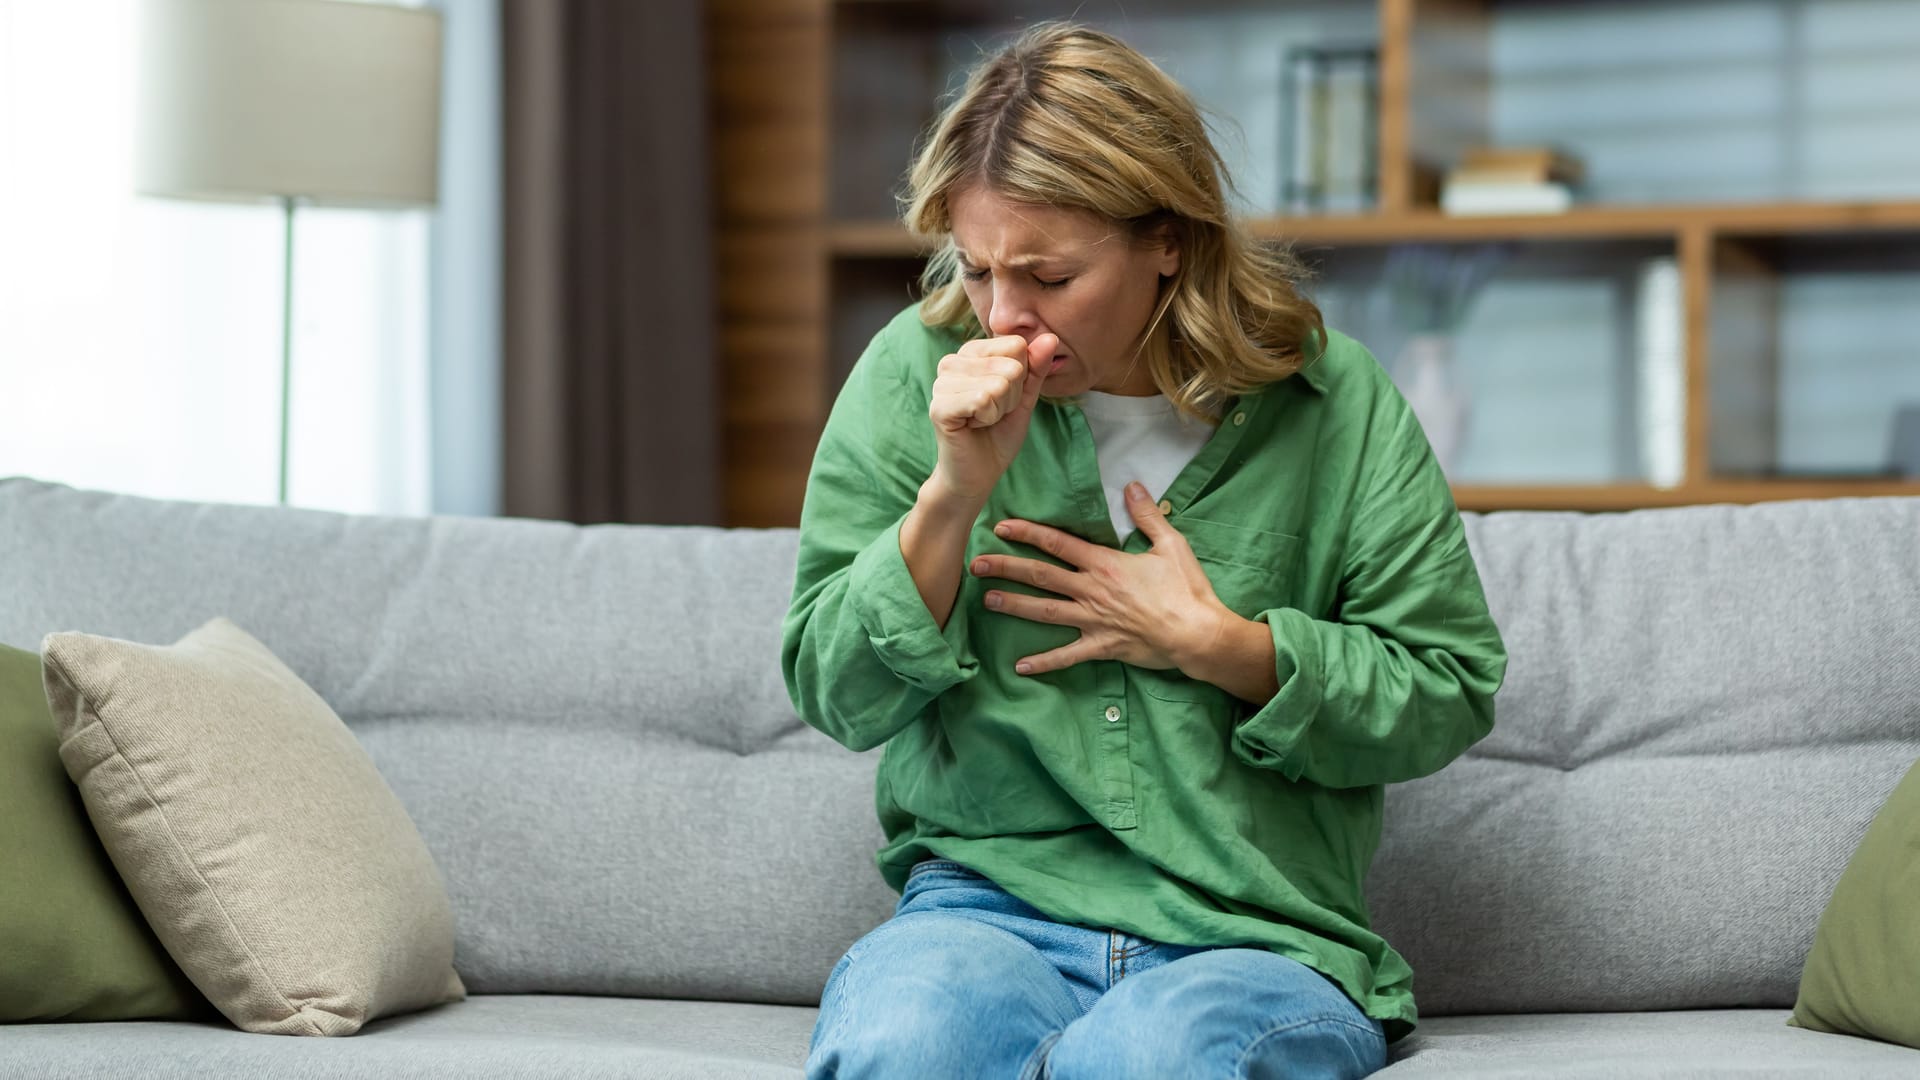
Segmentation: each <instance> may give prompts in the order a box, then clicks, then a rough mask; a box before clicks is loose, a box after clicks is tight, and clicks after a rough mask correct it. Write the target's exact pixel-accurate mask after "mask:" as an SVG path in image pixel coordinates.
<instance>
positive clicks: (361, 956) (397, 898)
mask: <svg viewBox="0 0 1920 1080" xmlns="http://www.w3.org/2000/svg"><path fill="white" fill-rule="evenodd" d="M44 656H45V665H44V682H45V686H46V692H47V701H48V704H49V706H50V708H51V709H52V712H53V715H54V720H55V723H56V724H57V726H58V728H59V731H60V739H61V742H60V758H61V761H62V763H63V764H64V765H65V766H66V770H67V773H68V775H70V776H72V777H73V779H74V782H75V783H76V784H77V785H78V786H79V788H80V793H81V797H82V798H83V799H84V800H85V802H86V807H87V813H88V815H89V816H90V817H91V818H92V820H93V824H94V827H95V829H96V830H97V831H98V833H99V835H100V837H101V839H102V841H103V842H104V843H105V845H106V849H107V852H108V854H109V855H111V856H112V858H113V862H114V865H115V867H117V868H118V870H119V872H120V876H121V877H122V878H123V879H124V880H125V881H126V882H127V885H128V888H129V889H130V891H131V892H132V894H133V897H134V899H135V901H137V902H138V903H139V905H140V909H141V911H142V912H143V913H144V914H145V915H146V917H147V921H148V922H149V924H151V925H152V927H153V929H154V931H155V933H156V934H157V935H158V937H159V939H160V941H161V943H162V944H163V945H165V946H166V949H167V951H168V953H169V954H171V955H172V957H173V958H174V960H175V961H176V962H177V963H179V965H180V966H181V968H182V969H183V970H184V971H185V972H186V973H187V975H188V976H189V977H190V978H191V979H192V980H193V982H194V985H196V986H197V987H199V988H200V990H201V991H202V992H203V993H205V994H206V996H207V997H208V999H209V1000H211V1001H212V1002H213V1004H214V1005H215V1006H216V1007H218V1008H219V1010H220V1011H221V1013H223V1014H224V1015H225V1016H226V1017H227V1018H228V1019H229V1020H231V1021H233V1023H234V1024H236V1025H238V1026H239V1027H241V1028H243V1029H245V1030H247V1031H253V1032H264V1033H271V1034H286V1035H351V1034H353V1033H354V1032H355V1031H358V1030H359V1029H360V1027H361V1025H362V1024H364V1023H365V1022H366V1021H368V1020H370V1019H373V1018H374V1017H378V1016H385V1015H389V1014H394V1013H400V1012H405V1011H408V1010H412V1009H419V1008H424V1007H426V1006H429V1005H435V1004H438V1003H441V1002H444V1001H454V1000H458V999H460V998H461V997H463V996H464V995H465V990H464V989H463V987H462V986H461V983H460V978H459V976H458V975H457V974H455V972H454V970H453V920H452V916H451V913H450V911H449V908H448V904H447V896H446V890H445V887H444V886H443V884H442V883H441V881H440V877H439V874H438V873H437V871H436V870H435V869H434V865H433V860H432V858H431V856H429V855H428V853H427V849H426V846H425V845H424V844H423V843H422V842H421V840H420V836H419V834H418V833H417V832H416V831H415V830H414V828H413V825H412V823H411V822H410V821H409V820H408V819H407V814H406V811H405V810H404V809H402V807H401V805H400V803H399V802H398V801H397V800H396V799H395V798H394V796H393V793H392V792H391V791H390V790H388V788H387V786H386V783H385V782H384V781H383V780H382V779H381V777H380V774H379V772H378V771H377V770H376V769H375V768H374V766H373V763H372V762H371V761H369V760H368V758H367V755H366V753H365V752H364V751H363V750H361V748H360V746H359V744H358V743H356V742H355V741H354V738H353V734H352V733H351V732H349V731H348V730H347V729H346V727H345V726H344V725H342V724H341V722H340V719H339V718H338V717H337V716H335V715H334V713H333V711H332V710H331V709H330V708H328V707H327V704H326V702H325V701H324V700H322V699H321V698H320V697H319V696H318V695H317V694H315V693H314V692H313V691H312V690H311V689H309V688H308V687H307V685H306V684H305V683H303V682H301V681H300V679H299V677H298V676H296V675H295V674H294V673H293V672H292V671H290V670H289V669H288V668H287V667H286V665H285V664H283V663H281V662H280V660H279V659H278V658H277V657H275V656H274V655H273V653H272V652H270V651H269V650H268V649H267V648H266V647H265V646H264V645H262V644H261V643H260V642H258V641H256V640H254V639H253V638H252V637H250V636H249V635H248V634H247V633H246V632H245V631H243V630H241V629H240V628H239V627H237V626H235V625H234V624H233V623H232V622H230V621H229V620H227V619H224V618H216V619H214V620H212V621H210V622H208V623H206V624H205V625H203V626H201V627H200V628H199V629H197V630H194V631H193V632H192V633H189V634H187V635H186V636H185V637H183V638H181V639H180V640H179V641H178V642H177V643H175V644H174V645H171V646H150V645H140V644H135V643H133V642H128V641H120V640H116V639H113V638H107V637H100V636H97V635H92V634H84V633H73V632H64V633H54V634H49V635H48V636H47V638H46V640H45V644H44Z"/></svg>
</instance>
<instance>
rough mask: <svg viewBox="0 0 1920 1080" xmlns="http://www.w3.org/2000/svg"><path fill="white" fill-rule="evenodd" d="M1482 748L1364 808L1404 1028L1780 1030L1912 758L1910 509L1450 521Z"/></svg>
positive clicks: (1918, 571)
mask: <svg viewBox="0 0 1920 1080" xmlns="http://www.w3.org/2000/svg"><path fill="white" fill-rule="evenodd" d="M1467 536H1468V541H1469V543H1470V544H1471V545H1472V547H1473V551H1474V557H1475V559H1476V561H1477V562H1478V564H1479V567H1480V573H1481V577H1482V579H1483V580H1484V583H1485V586H1486V590H1487V598H1488V602H1489V604H1490V606H1491V609H1492V612H1493V616H1494V619H1495V621H1496V622H1497V623H1498V624H1499V626H1500V630H1501V634H1502V635H1503V637H1504V638H1505V640H1506V643H1507V647H1508V650H1509V653H1510V663H1509V667H1508V673H1507V681H1506V684H1505V685H1504V686H1503V687H1502V688H1501V690H1500V693H1499V695H1498V697H1497V699H1496V703H1495V711H1496V719H1495V723H1494V729H1493V731H1492V733H1491V734H1489V735H1488V736H1487V737H1486V738H1485V739H1484V740H1482V741H1481V742H1479V743H1477V744H1475V745H1474V746H1473V747H1471V748H1469V749H1468V751H1467V752H1466V754H1465V756H1463V757H1462V758H1461V759H1460V760H1458V761H1455V762H1454V763H1453V764H1451V765H1449V766H1447V767H1446V768H1445V769H1442V770H1441V771H1440V772H1438V773H1436V774H1434V775H1432V776H1429V777H1424V778H1422V779H1420V780H1417V781H1414V782H1412V783H1408V784H1402V785H1397V786H1395V787H1392V788H1389V789H1388V790H1387V792H1386V825H1385V834H1384V836H1383V838H1382V842H1381V846H1380V849H1379V852H1378V854H1377V855H1376V857H1375V859H1374V861H1373V866H1372V869H1371V871H1370V872H1369V875H1368V880H1367V885H1368V889H1367V892H1368V896H1367V899H1368V905H1369V908H1370V909H1371V911H1372V913H1373V916H1374V926H1375V928H1376V929H1377V930H1378V931H1379V932H1380V933H1381V934H1382V935H1383V936H1384V937H1385V938H1386V939H1387V941H1388V942H1390V943H1391V944H1393V945H1394V946H1395V947H1396V948H1398V949H1399V950H1400V951H1401V952H1402V953H1403V954H1404V955H1405V956H1406V958H1407V961H1408V962H1409V963H1410V964H1411V965H1412V966H1413V971H1414V994H1415V997H1416V1000H1417V1001H1418V1002H1419V1005H1420V1011H1421V1014H1422V1016H1427V1017H1430V1016H1435V1015H1439V1014H1447V1013H1505V1012H1536V1011H1567V1012H1588V1011H1603V1010H1642V1009H1656V1008H1660V1009H1664V1008H1709V1007H1742V1006H1766V1007H1773V1008H1788V1007H1791V1006H1792V1004H1793V1002H1794V997H1795V995H1796V993H1797V991H1798V986H1799V982H1800V970H1801V965H1802V961H1803V960H1804V959H1805V957H1806V955H1807V950H1808V949H1809V947H1811V945H1812V943H1813V934H1814V927H1815V925H1816V923H1817V922H1818V920H1819V916H1820V911H1821V909H1822V908H1824V907H1825V906H1826V903H1827V898H1828V896H1829V895H1830V894H1831V893H1832V891H1833V885H1834V882H1835V880H1836V879H1837V878H1838V877H1839V876H1840V871H1841V869H1842V868H1843V866H1844V865H1845V863H1846V859H1847V856H1848V854H1849V853H1850V852H1852V851H1853V849H1854V847H1855V845H1856V844H1858V843H1859V841H1860V837H1861V834H1862V833H1863V832H1864V831H1865V830H1866V827H1867V823H1868V822H1869V821H1870V820H1871V819H1872V817H1873V814H1874V811H1875V810H1876V809H1877V808H1878V807H1879V806H1880V804H1881V803H1882V802H1883V801H1885V799H1886V797H1887V793H1888V792H1890V791H1892V790H1893V787H1894V785H1895V784H1896V783H1897V782H1898V781H1899V779H1900V777H1901V776H1902V775H1903V774H1904V773H1905V772H1906V769H1907V766H1908V765H1909V763H1911V762H1912V761H1913V760H1914V759H1915V758H1916V757H1920V664H1916V663H1914V660H1913V645H1912V642H1913V639H1914V633H1915V629H1916V627H1920V544H1917V543H1915V539H1914V538H1915V537H1920V498H1877V499H1833V500H1826V501H1819V502H1793V503H1777V504H1769V505H1760V506H1740V507H1736V506H1700V507H1686V508H1681V509H1673V510H1648V511H1637V512H1633V513H1625V514H1600V515H1591V516H1589V515H1580V514H1525V513H1504V514H1489V515H1486V516H1484V517H1479V516H1470V517H1469V518H1468V520H1467Z"/></svg>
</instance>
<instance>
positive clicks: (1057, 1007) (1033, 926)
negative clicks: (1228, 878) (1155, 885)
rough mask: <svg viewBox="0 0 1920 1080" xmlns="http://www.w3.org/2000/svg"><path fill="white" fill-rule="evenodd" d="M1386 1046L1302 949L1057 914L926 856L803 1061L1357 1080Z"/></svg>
mask: <svg viewBox="0 0 1920 1080" xmlns="http://www.w3.org/2000/svg"><path fill="white" fill-rule="evenodd" d="M1386 1057H1387V1041H1386V1036H1385V1034H1384V1032H1383V1031H1382V1030H1381V1025H1380V1022H1379V1021H1378V1020H1374V1019H1372V1018H1370V1017H1368V1016H1366V1015H1365V1014H1363V1013H1362V1012H1360V1010H1359V1009H1358V1008H1357V1007H1356V1006H1355V1005H1354V1003H1353V1002H1352V1001H1351V1000H1349V999H1348V998H1347V996H1346V995H1345V994H1344V993H1342V992H1341V991H1340V988H1339V987H1337V986H1335V985H1333V984H1332V983H1331V982H1329V981H1327V980H1326V979H1325V978H1322V977H1321V976H1320V975H1319V974H1318V973H1316V972H1315V971H1313V970H1312V969H1311V968H1308V967H1306V966H1305V965H1303V964H1301V963H1299V962H1298V961H1295V960H1289V959H1287V958H1286V957H1284V956H1280V955H1278V954H1276V953H1274V952H1271V951H1269V950H1267V949H1248V948H1227V947H1222V948H1200V947H1195V946H1184V945H1164V944H1161V943H1159V942H1152V941H1145V940H1143V939H1140V938H1136V937H1132V936H1130V935H1127V934H1122V933H1119V932H1118V931H1114V930H1101V929H1094V928H1091V927H1083V926H1068V925H1063V924H1060V923H1056V922H1053V921H1052V920H1050V919H1048V918H1046V917H1045V916H1043V915H1041V914H1040V912H1038V911H1036V910H1034V909H1033V908H1032V907H1031V906H1029V905H1027V904H1024V903H1022V902H1020V901H1019V900H1016V899H1014V898H1013V897H1011V896H1009V895H1007V893H1006V891H1005V890H1003V889H1001V888H999V887H998V886H996V885H995V884H994V883H993V882H992V881H990V880H988V879H987V878H985V877H983V876H981V875H979V874H976V873H974V872H973V871H971V870H968V869H967V868H966V867H964V866H961V865H959V864H958V863H954V862H951V861H948V860H944V859H930V860H927V861H925V862H922V863H920V864H919V865H917V866H915V867H914V868H913V870H912V872H911V873H909V874H908V876H907V888H906V891H905V892H904V893H903V894H902V895H901V898H900V905H899V907H898V908H897V909H896V910H895V912H894V916H893V918H891V919H889V920H887V921H886V922H885V923H883V924H881V925H880V927H878V928H877V929H875V930H874V931H873V932H872V933H870V934H868V935H867V936H866V937H864V938H861V939H860V940H859V941H858V942H856V943H855V944H854V946H853V948H852V949H850V950H848V952H847V955H846V956H845V957H842V958H841V960H840V963H839V964H838V965H836V966H835V968H834V972H833V977H832V978H831V979H829V980H828V982H827V989H826V993H825V994H824V995H823V996H822V998H821V1003H820V1019H819V1021H818V1023H817V1024H816V1025H815V1026H814V1033H813V1040H812V1048H811V1051H810V1052H809V1054H808V1056H807V1075H808V1076H809V1077H814V1078H817V1080H835V1078H838V1080H863V1078H872V1080H884V1078H887V1077H897V1076H905V1075H909V1074H912V1075H920V1076H938V1077H943V1078H948V1080H964V1078H968V1077H979V1078H982V1080H999V1078H1002V1077H1019V1078H1021V1080H1034V1078H1037V1077H1041V1076H1045V1077H1048V1078H1049V1080H1108V1078H1111V1077H1143V1078H1144V1077H1178V1076H1205V1077H1271V1076H1287V1077H1294V1078H1298V1080H1360V1078H1361V1077H1364V1076H1367V1075H1368V1074H1370V1073H1372V1072H1374V1071H1375V1070H1377V1069H1379V1068H1380V1067H1381V1066H1382V1065H1384V1064H1385V1063H1386Z"/></svg>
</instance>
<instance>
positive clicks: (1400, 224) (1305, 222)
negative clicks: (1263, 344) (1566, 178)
mask: <svg viewBox="0 0 1920 1080" xmlns="http://www.w3.org/2000/svg"><path fill="white" fill-rule="evenodd" d="M1247 225H1248V227H1249V229H1251V231H1252V232H1253V233H1254V235H1256V236H1260V237H1263V238H1266V239H1272V240H1285V241H1290V242H1293V243H1296V244H1312V245H1320V244H1345V245H1368V246H1372V245H1382V244H1405V243H1461V244H1477V243H1491V242H1496V241H1501V240H1535V241H1556V240H1565V241H1579V240H1653V239H1668V240H1674V241H1676V242H1678V239H1679V237H1680V236H1681V235H1683V234H1685V233H1686V232H1688V231H1689V230H1704V231H1705V232H1706V233H1708V234H1710V235H1712V236H1716V237H1735V238H1737V237H1747V236H1794V235H1801V234H1809V233H1812V234H1820V235H1860V234H1871V233H1920V201H1912V202H1884V203H1866V202H1861V203H1833V204H1826V205H1821V204H1805V203H1798V204H1796V203H1780V204H1773V205H1751V206H1740V205H1726V206H1712V205H1707V206H1635V207H1580V208H1578V209H1575V210H1569V211H1567V212H1566V213H1564V214H1527V215H1519V216H1514V217H1449V216H1447V215H1445V214H1442V213H1440V212H1438V211H1435V210H1411V211H1407V212H1405V213H1399V214H1388V213H1379V214H1348V215H1341V216H1332V215H1328V216H1321V217H1295V218H1258V219H1255V220H1252V221H1249V222H1248V223H1247ZM827 246H828V249H829V250H830V252H831V253H832V254H833V256H835V257H836V258H852V259H861V258H911V257H914V256H917V255H920V254H923V253H922V252H921V251H920V250H919V249H918V248H917V247H916V245H915V244H914V242H913V239H912V237H910V236H909V235H908V234H907V231H906V229H905V228H904V227H902V226H901V225H900V223H899V222H895V221H849V222H840V223H836V224H833V225H830V226H828V228H827Z"/></svg>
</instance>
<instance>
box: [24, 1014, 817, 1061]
mask: <svg viewBox="0 0 1920 1080" xmlns="http://www.w3.org/2000/svg"><path fill="white" fill-rule="evenodd" d="M814 1015H815V1014H814V1010H812V1009H807V1008H796V1007H793V1006H781V1005H737V1004H716V1003H709V1002H696V1001H647V1000H639V999H629V998H601V997H567V996H561V995H544V994H541V995H527V996H506V995H485V994H482V995H476V996H474V997H471V998H468V999H467V1000H466V1001H463V1002H460V1003H459V1004H456V1005H449V1006H446V1007H444V1008H440V1009H434V1010H432V1011H430V1012H423V1013H416V1014H413V1015H411V1016H402V1017H395V1018H392V1019H388V1020H376V1021H374V1022H373V1023H371V1024H368V1025H367V1026H366V1028H365V1029H364V1030H362V1031H361V1033H360V1034H359V1035H358V1036H357V1037H355V1038H352V1039H261V1038H256V1037H254V1036H250V1035H247V1034H244V1033H242V1032H238V1031H235V1030H233V1029H232V1028H227V1027H217V1026H212V1025H206V1024H181V1023H167V1024H89V1025H86V1026H85V1027H84V1028H76V1027H75V1026H73V1025H70V1024H67V1025H56V1024H33V1025H26V1026H22V1027H16V1028H10V1029H8V1030H7V1031H6V1033H5V1037H4V1038H0V1076H32V1077H36V1078H40V1080H82V1078H86V1080H91V1078H94V1077H102V1076H139V1077H149V1078H152V1080H170V1078H175V1077H178V1078H181V1080H187V1078H198V1077H207V1076H235V1077H267V1076H270V1077H274V1078H276V1080H336V1078H337V1080H355V1078H364V1080H415V1078H417V1080H429V1078H438V1077H461V1078H462V1080H553V1078H556V1077H566V1078H567V1080H624V1078H628V1077H647V1078H649V1080H695V1078H714V1080H775V1078H779V1080H799V1077H800V1075H801V1073H800V1067H801V1064H802V1063H803V1062H804V1061H805V1060H806V1055H807V1041H808V1037H809V1036H810V1035H811V1033H812V1031H813V1021H814Z"/></svg>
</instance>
